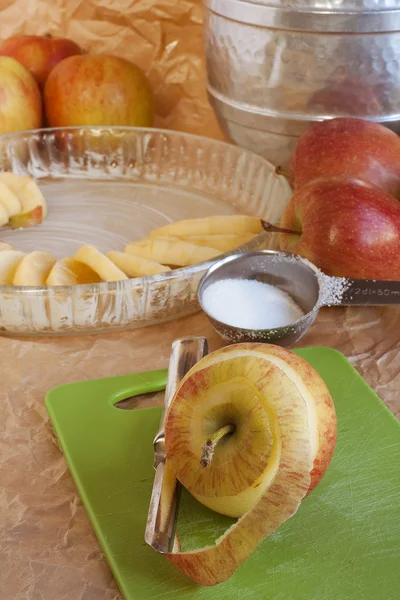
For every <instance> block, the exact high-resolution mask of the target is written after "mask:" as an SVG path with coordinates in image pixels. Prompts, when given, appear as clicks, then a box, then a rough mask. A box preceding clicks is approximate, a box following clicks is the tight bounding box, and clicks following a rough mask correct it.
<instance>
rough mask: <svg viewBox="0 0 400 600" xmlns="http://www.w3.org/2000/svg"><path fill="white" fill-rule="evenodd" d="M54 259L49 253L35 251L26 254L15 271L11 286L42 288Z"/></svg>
mask: <svg viewBox="0 0 400 600" xmlns="http://www.w3.org/2000/svg"><path fill="white" fill-rule="evenodd" d="M55 262H56V259H55V258H54V256H53V255H52V254H50V253H49V252H42V251H41V250H35V251H34V252H30V253H29V254H27V255H26V256H25V257H24V258H23V259H22V260H21V262H20V263H19V265H18V267H17V270H16V271H15V275H14V279H13V284H14V285H22V286H42V285H45V283H46V279H47V277H48V274H49V273H50V270H51V268H52V266H53V265H54V263H55Z"/></svg>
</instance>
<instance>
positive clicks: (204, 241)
mask: <svg viewBox="0 0 400 600" xmlns="http://www.w3.org/2000/svg"><path fill="white" fill-rule="evenodd" d="M255 235H256V234H254V233H238V234H236V233H225V234H222V235H217V234H215V235H188V236H180V237H175V236H166V237H165V238H164V239H168V240H181V241H183V242H189V243H190V244H195V245H196V246H207V247H208V248H215V249H216V250H219V251H220V252H229V251H230V250H233V249H234V248H238V247H239V246H243V244H247V242H249V241H250V240H251V239H253V238H254V236H255Z"/></svg>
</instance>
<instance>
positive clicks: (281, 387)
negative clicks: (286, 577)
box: [166, 344, 336, 585]
mask: <svg viewBox="0 0 400 600" xmlns="http://www.w3.org/2000/svg"><path fill="white" fill-rule="evenodd" d="M221 432H222V434H221ZM218 438H221V439H218ZM335 439H336V417H335V411H334V406H333V402H332V399H331V397H330V394H329V391H328V390H327V388H326V386H325V384H324V382H323V381H322V379H321V378H320V376H319V375H318V373H317V372H316V371H314V369H312V367H311V366H310V365H309V364H308V363H307V362H305V361H304V360H303V359H301V358H300V357H298V356H296V355H295V354H293V353H292V352H290V351H289V350H285V349H283V348H279V347H276V346H271V345H266V344H265V345H264V344H238V345H236V346H229V347H227V348H223V349H221V350H218V351H216V352H214V353H212V354H210V355H209V356H207V357H205V358H204V359H202V360H201V361H200V362H199V363H197V365H195V367H193V369H191V371H189V373H188V374H187V376H186V377H185V378H184V380H183V381H182V383H181V385H180V387H179V389H178V391H177V393H176V395H175V397H174V399H173V402H172V404H171V407H170V410H169V412H168V416H167V423H166V453H167V464H168V465H169V468H170V469H171V470H172V472H174V473H175V475H176V477H177V479H178V480H179V481H180V482H181V483H182V484H183V485H184V486H185V487H186V488H187V489H188V490H189V491H190V492H191V493H192V494H193V495H194V496H195V497H196V498H197V499H198V500H199V501H200V502H202V503H203V504H205V505H206V506H208V507H209V508H211V509H213V510H216V511H217V512H221V513H223V514H227V515H229V516H236V517H239V519H238V521H237V522H236V523H235V524H234V525H233V526H232V527H230V528H229V529H228V530H227V531H226V532H225V533H224V534H223V535H222V536H221V537H220V538H219V539H218V540H217V541H216V543H215V545H213V546H208V547H206V548H200V549H198V550H193V551H188V552H172V553H170V554H169V555H168V558H169V560H170V561H171V562H172V563H173V564H174V565H176V566H177V567H178V568H179V569H181V570H182V571H183V572H184V573H186V575H188V576H189V577H191V578H192V579H193V580H194V581H196V582H197V583H200V584H202V585H215V584H217V583H221V582H222V581H226V580H227V579H229V577H231V575H232V574H233V573H234V571H235V570H236V568H237V567H238V566H240V565H241V564H242V563H243V562H244V561H245V560H246V559H247V558H248V557H249V556H250V554H251V553H252V552H253V551H254V550H255V548H256V547H257V546H258V545H259V544H260V542H262V540H263V539H264V538H265V537H267V536H268V535H269V534H271V533H272V532H274V531H275V530H276V529H277V528H278V527H279V526H280V525H281V524H282V523H284V522H285V521H286V520H287V519H288V518H289V517H291V516H292V515H293V514H294V513H295V512H296V511H297V509H298V507H299V506H300V503H301V501H302V499H303V498H304V497H305V495H306V494H307V493H308V492H309V490H310V489H311V487H312V486H313V485H315V484H316V483H317V482H318V481H319V479H320V478H321V477H322V475H323V473H324V472H325V470H326V468H327V465H328V463H329V460H330V457H331V456H332V452H333V448H334V445H335ZM210 442H211V444H210ZM210 447H211V454H212V456H211V458H210V456H209V450H210ZM203 465H206V466H203Z"/></svg>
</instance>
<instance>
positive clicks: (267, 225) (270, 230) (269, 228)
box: [261, 219, 301, 235]
mask: <svg viewBox="0 0 400 600" xmlns="http://www.w3.org/2000/svg"><path fill="white" fill-rule="evenodd" d="M261 225H262V226H263V229H264V231H266V232H267V233H288V234H290V235H301V231H294V230H293V229H285V228H284V227H277V226H276V225H272V223H268V221H263V220H262V219H261Z"/></svg>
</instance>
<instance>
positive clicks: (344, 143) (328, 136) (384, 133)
mask: <svg viewBox="0 0 400 600" xmlns="http://www.w3.org/2000/svg"><path fill="white" fill-rule="evenodd" d="M291 170H292V175H293V185H294V189H299V188H301V187H302V186H303V185H305V184H307V183H309V182H310V181H313V180H314V179H318V178H320V177H330V176H333V175H343V176H347V177H354V178H356V179H361V180H362V181H366V182H368V183H372V184H373V185H376V186H377V187H379V188H381V189H383V190H385V191H386V192H389V193H390V194H393V195H394V196H396V197H397V198H400V138H399V137H398V136H397V135H396V134H395V133H394V132H393V131H390V130H389V129H387V128H386V127H383V126H382V125H379V124H378V123H372V122H370V121H364V120H363V119H356V118H345V117H343V118H342V117H339V118H335V119H328V120H326V121H321V122H320V123H314V124H312V125H311V126H310V127H309V128H308V129H307V130H306V131H305V132H304V133H303V134H302V135H301V136H300V138H299V140H298V142H297V145H296V148H295V151H294V154H293V156H292V162H291Z"/></svg>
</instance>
